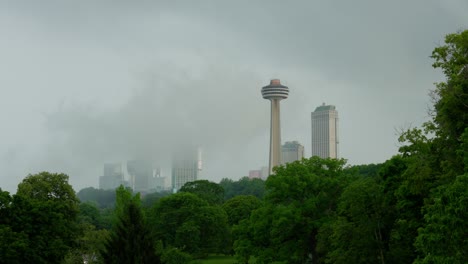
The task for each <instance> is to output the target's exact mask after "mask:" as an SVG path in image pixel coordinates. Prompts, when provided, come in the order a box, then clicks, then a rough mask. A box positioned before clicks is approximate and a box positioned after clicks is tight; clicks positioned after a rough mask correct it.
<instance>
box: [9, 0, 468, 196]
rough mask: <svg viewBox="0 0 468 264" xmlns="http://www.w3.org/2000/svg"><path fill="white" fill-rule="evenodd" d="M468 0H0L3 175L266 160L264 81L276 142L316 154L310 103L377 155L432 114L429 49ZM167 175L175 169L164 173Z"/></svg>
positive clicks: (75, 175)
mask: <svg viewBox="0 0 468 264" xmlns="http://www.w3.org/2000/svg"><path fill="white" fill-rule="evenodd" d="M467 14H468V1H466V0H445V1H436V0H414V1H403V0H393V1H375V0H358V1H345V0H343V1H253V0H250V1H239V0H236V1H219V0H213V1H189V0H187V1H143V0H141V1H130V0H129V1H115V0H114V1H110V0H107V1H106V0H102V1H97V0H93V1H91V0H89V1H79V0H74V1H73V0H56V1H32V0H31V1H21V0H12V1H8V0H0V124H1V129H0V180H1V181H0V187H1V188H2V189H6V190H8V191H12V192H15V190H16V186H17V184H18V183H19V182H20V181H21V180H22V179H23V178H24V177H25V176H26V175H27V174H29V173H37V172H39V171H43V170H46V171H51V172H64V173H67V174H69V175H70V179H71V183H72V185H73V186H74V188H75V190H77V191H78V190H80V189H81V188H84V187H87V186H94V187H97V185H98V177H99V176H100V175H102V166H103V163H105V162H119V161H126V160H128V159H133V158H150V159H152V160H154V161H155V162H156V163H161V165H162V166H167V163H168V159H169V157H170V152H171V149H174V148H178V147H180V146H183V145H185V144H199V145H201V146H202V147H203V152H204V171H203V178H206V179H209V180H213V181H219V180H220V179H221V178H224V177H228V178H232V179H238V178H240V177H242V176H245V175H247V174H248V171H249V170H251V169H258V168H260V167H261V166H265V165H268V151H269V149H268V143H269V110H270V106H269V102H268V101H266V100H264V99H262V97H261V94H260V89H261V87H262V86H264V85H266V84H268V83H269V80H270V79H271V78H280V79H281V80H282V83H283V84H285V85H287V86H289V88H290V96H289V98H288V99H287V100H284V101H282V106H281V107H282V109H281V111H282V115H281V119H282V120H281V122H282V140H283V141H289V140H298V141H299V142H301V143H302V144H303V145H304V146H305V150H306V156H309V155H310V112H311V111H313V110H314V109H315V107H316V106H318V105H320V104H321V103H322V102H325V103H327V104H333V105H336V107H337V110H338V111H339V116H340V131H339V132H340V141H341V142H340V156H341V157H343V158H346V159H348V162H349V164H367V163H379V162H383V161H385V160H386V159H388V158H390V157H391V156H392V155H394V154H396V153H397V148H398V143H397V134H396V130H397V129H399V128H402V127H408V126H418V125H420V124H421V123H422V122H424V121H426V120H428V118H429V117H428V113H427V110H428V107H430V104H431V103H430V99H429V97H428V92H429V90H431V89H433V87H434V85H433V83H434V82H436V81H440V80H441V79H442V75H441V74H440V72H438V71H437V70H434V69H432V67H431V63H432V61H431V59H430V58H429V56H430V54H431V52H432V50H433V49H434V47H435V46H437V45H440V44H442V43H443V39H444V36H445V35H446V34H448V33H453V32H456V31H458V30H463V29H466V28H467V27H468V15H467ZM163 173H164V174H165V176H169V170H167V169H166V170H164V169H163Z"/></svg>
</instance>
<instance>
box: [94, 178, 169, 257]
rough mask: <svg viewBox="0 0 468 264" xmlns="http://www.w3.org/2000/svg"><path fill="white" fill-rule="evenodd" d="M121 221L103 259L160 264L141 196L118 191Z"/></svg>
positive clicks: (121, 189) (108, 241)
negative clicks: (142, 207)
mask: <svg viewBox="0 0 468 264" xmlns="http://www.w3.org/2000/svg"><path fill="white" fill-rule="evenodd" d="M116 197H117V204H116V209H115V213H116V216H117V221H116V223H115V225H114V227H113V228H112V232H111V234H110V238H109V239H108V240H107V242H106V243H105V249H104V250H103V251H102V253H101V254H102V257H103V259H104V262H105V263H128V264H144V263H160V259H159V256H158V255H156V243H155V240H154V239H153V237H152V236H151V233H150V230H149V228H148V225H147V223H146V219H145V217H144V215H143V211H142V209H141V202H140V196H139V194H137V195H135V196H133V197H132V194H131V192H130V190H126V189H125V188H124V187H123V186H120V187H119V188H117V190H116Z"/></svg>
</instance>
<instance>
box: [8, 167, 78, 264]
mask: <svg viewBox="0 0 468 264" xmlns="http://www.w3.org/2000/svg"><path fill="white" fill-rule="evenodd" d="M8 214H9V217H8V219H7V223H5V225H3V228H1V229H2V232H3V235H2V237H3V238H2V239H3V240H4V241H2V242H1V243H2V244H3V243H10V246H8V248H9V249H10V250H7V251H6V254H9V253H8V252H10V253H11V252H12V251H11V249H14V250H15V254H9V255H7V256H3V257H5V258H2V261H6V262H7V263H58V262H60V261H62V260H63V259H64V257H65V255H66V254H67V252H68V251H69V250H70V249H71V248H72V247H73V246H74V245H75V238H76V237H77V236H78V232H79V229H78V224H77V221H76V220H77V215H78V199H77V198H76V196H75V192H74V191H73V189H72V187H71V186H70V185H69V184H68V176H67V175H65V174H56V173H49V172H41V173H39V174H35V175H29V176H28V177H26V178H25V179H24V180H23V181H22V182H21V183H20V184H19V185H18V191H17V193H16V194H15V195H14V196H13V197H12V199H11V203H10V208H9V213H8ZM1 251H3V250H1Z"/></svg>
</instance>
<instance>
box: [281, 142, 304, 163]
mask: <svg viewBox="0 0 468 264" xmlns="http://www.w3.org/2000/svg"><path fill="white" fill-rule="evenodd" d="M281 158H282V162H281V164H283V165H284V164H286V163H291V162H294V161H296V160H301V159H302V158H304V146H302V145H301V144H299V142H297V141H287V142H286V143H284V144H283V146H281Z"/></svg>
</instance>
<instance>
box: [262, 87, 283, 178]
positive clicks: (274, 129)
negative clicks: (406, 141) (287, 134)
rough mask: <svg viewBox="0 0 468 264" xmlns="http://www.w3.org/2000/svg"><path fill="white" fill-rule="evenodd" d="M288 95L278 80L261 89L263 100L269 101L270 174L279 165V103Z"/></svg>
mask: <svg viewBox="0 0 468 264" xmlns="http://www.w3.org/2000/svg"><path fill="white" fill-rule="evenodd" d="M288 94H289V89H288V87H287V86H284V85H282V84H281V82H280V80H279V79H273V80H271V81H270V84H269V85H267V86H265V87H263V88H262V96H263V98H264V99H268V100H270V101H271V125H270V165H269V173H270V174H271V173H272V171H273V167H275V166H278V165H280V164H281V126H280V101H281V100H283V99H286V98H288Z"/></svg>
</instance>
